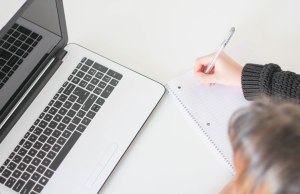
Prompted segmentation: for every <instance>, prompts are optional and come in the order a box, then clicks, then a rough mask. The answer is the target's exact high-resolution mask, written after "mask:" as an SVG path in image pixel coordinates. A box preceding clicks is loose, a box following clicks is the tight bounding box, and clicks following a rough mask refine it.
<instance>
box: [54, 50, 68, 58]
mask: <svg viewBox="0 0 300 194" xmlns="http://www.w3.org/2000/svg"><path fill="white" fill-rule="evenodd" d="M67 53H68V51H66V50H64V49H60V50H59V51H58V52H57V53H56V55H55V56H56V58H57V59H58V60H62V59H63V58H64V57H65V56H66V54H67Z"/></svg>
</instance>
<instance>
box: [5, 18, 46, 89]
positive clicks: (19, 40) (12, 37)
mask: <svg viewBox="0 0 300 194" xmlns="http://www.w3.org/2000/svg"><path fill="white" fill-rule="evenodd" d="M41 40H42V36H41V35H39V34H37V33H35V32H32V31H31V30H29V29H27V28H25V27H23V26H21V25H18V24H14V25H13V26H12V28H11V29H10V30H9V31H8V32H7V33H6V34H5V35H4V36H3V38H2V39H0V89H1V88H2V87H3V86H4V84H5V83H6V82H7V81H8V80H9V78H10V77H11V76H12V75H13V73H14V72H15V71H16V70H17V69H18V67H19V66H20V65H21V63H22V62H23V60H24V59H25V58H27V56H28V55H29V53H30V52H31V51H32V50H33V49H34V47H36V45H38V43H39V42H40V41H41Z"/></svg>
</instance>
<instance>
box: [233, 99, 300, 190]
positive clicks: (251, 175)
mask: <svg viewBox="0 0 300 194" xmlns="http://www.w3.org/2000/svg"><path fill="white" fill-rule="evenodd" d="M229 137H230V141H231V143H232V148H233V151H234V163H235V167H236V177H235V179H234V181H233V184H232V185H233V188H234V190H235V193H238V194H271V193H272V194H299V193H300V107H299V106H298V105H296V104H292V103H274V102H271V100H266V99H264V100H263V101H260V102H254V103H252V104H251V105H250V106H248V107H245V108H242V109H240V110H238V111H237V112H235V113H234V114H233V115H232V117H231V120H230V122H229Z"/></svg>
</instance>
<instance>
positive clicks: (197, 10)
mask: <svg viewBox="0 0 300 194" xmlns="http://www.w3.org/2000/svg"><path fill="white" fill-rule="evenodd" d="M64 6H65V14H66V20H67V27H68V34H69V42H73V43H78V44H81V45H83V46H85V47H87V48H89V49H91V50H93V51H95V52H97V53H99V54H101V55H104V56H106V57H108V58H110V59H112V60H114V61H117V62H119V63H121V64H123V65H125V66H127V67H129V68H132V69H134V70H136V71H138V72H140V73H143V74H145V75H147V76H149V77H151V78H153V79H155V80H157V81H159V82H161V83H163V84H165V83H166V82H167V81H168V80H170V79H172V78H174V77H176V76H178V75H180V74H182V73H184V72H186V71H188V70H190V69H191V68H193V65H194V62H195V59H196V58H197V57H199V56H202V55H206V54H208V53H211V52H214V51H215V49H216V48H217V47H218V46H219V44H220V43H221V41H222V40H223V38H224V37H225V36H226V34H227V33H228V30H229V29H230V27H231V26H235V27H236V33H235V35H234V37H233V39H232V40H231V42H230V43H229V45H228V46H227V48H226V52H227V53H228V54H229V55H230V56H232V57H233V58H234V59H236V60H237V61H238V62H240V63H241V64H244V63H246V62H253V63H261V64H263V63H269V62H274V63H278V64H280V65H281V67H282V68H283V69H284V70H291V71H295V72H297V73H300V65H299V59H300V54H299V53H300V38H299V34H300V13H299V7H300V1H298V0H285V1H282V0H264V1H262V0H242V1H241V0H227V1H223V0H185V1H180V0H85V1H82V0H64ZM230 179H231V175H230V174H229V172H228V171H227V170H226V168H225V167H224V165H223V164H222V163H221V162H219V160H217V159H216V158H215V156H214V155H212V154H211V152H210V151H209V150H208V149H207V147H206V146H205V145H204V144H203V143H202V142H201V140H200V138H199V137H198V136H197V135H196V134H195V132H194V131H193V130H192V128H191V127H190V125H189V123H188V122H186V121H185V120H184V118H183V117H182V115H181V113H180V112H179V111H178V110H177V109H176V107H175V106H174V105H173V102H172V101H171V99H170V98H169V97H168V96H167V95H166V96H165V97H164V98H163V99H162V101H161V103H160V104H159V106H158V107H157V109H156V110H155V111H154V113H153V114H152V116H151V117H150V119H149V120H148V122H147V123H146V125H145V126H144V128H143V129H142V130H141V132H140V133H139V135H138V136H137V138H136V140H135V141H134V143H133V144H132V145H131V147H130V148H129V150H128V151H127V152H126V154H125V155H124V157H123V159H122V160H121V161H120V163H119V165H118V166H117V167H116V169H115V170H114V172H113V173H112V175H111V176H110V177H109V179H108V180H107V182H106V184H105V185H104V187H103V188H102V190H101V191H100V193H101V194H119V193H122V194H141V193H142V194H154V193H155V194H214V193H218V192H219V191H220V190H221V189H222V187H223V186H224V185H225V184H226V183H227V182H228V181H229V180H230Z"/></svg>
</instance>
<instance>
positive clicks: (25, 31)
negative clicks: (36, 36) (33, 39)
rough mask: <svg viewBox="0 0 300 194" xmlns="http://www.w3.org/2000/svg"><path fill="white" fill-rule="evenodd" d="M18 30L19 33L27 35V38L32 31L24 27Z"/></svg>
mask: <svg viewBox="0 0 300 194" xmlns="http://www.w3.org/2000/svg"><path fill="white" fill-rule="evenodd" d="M17 30H18V31H19V32H22V33H23V34H26V35H27V36H28V35H29V34H30V33H31V30H29V29H27V28H25V27H23V26H19V27H18V29H17Z"/></svg>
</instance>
